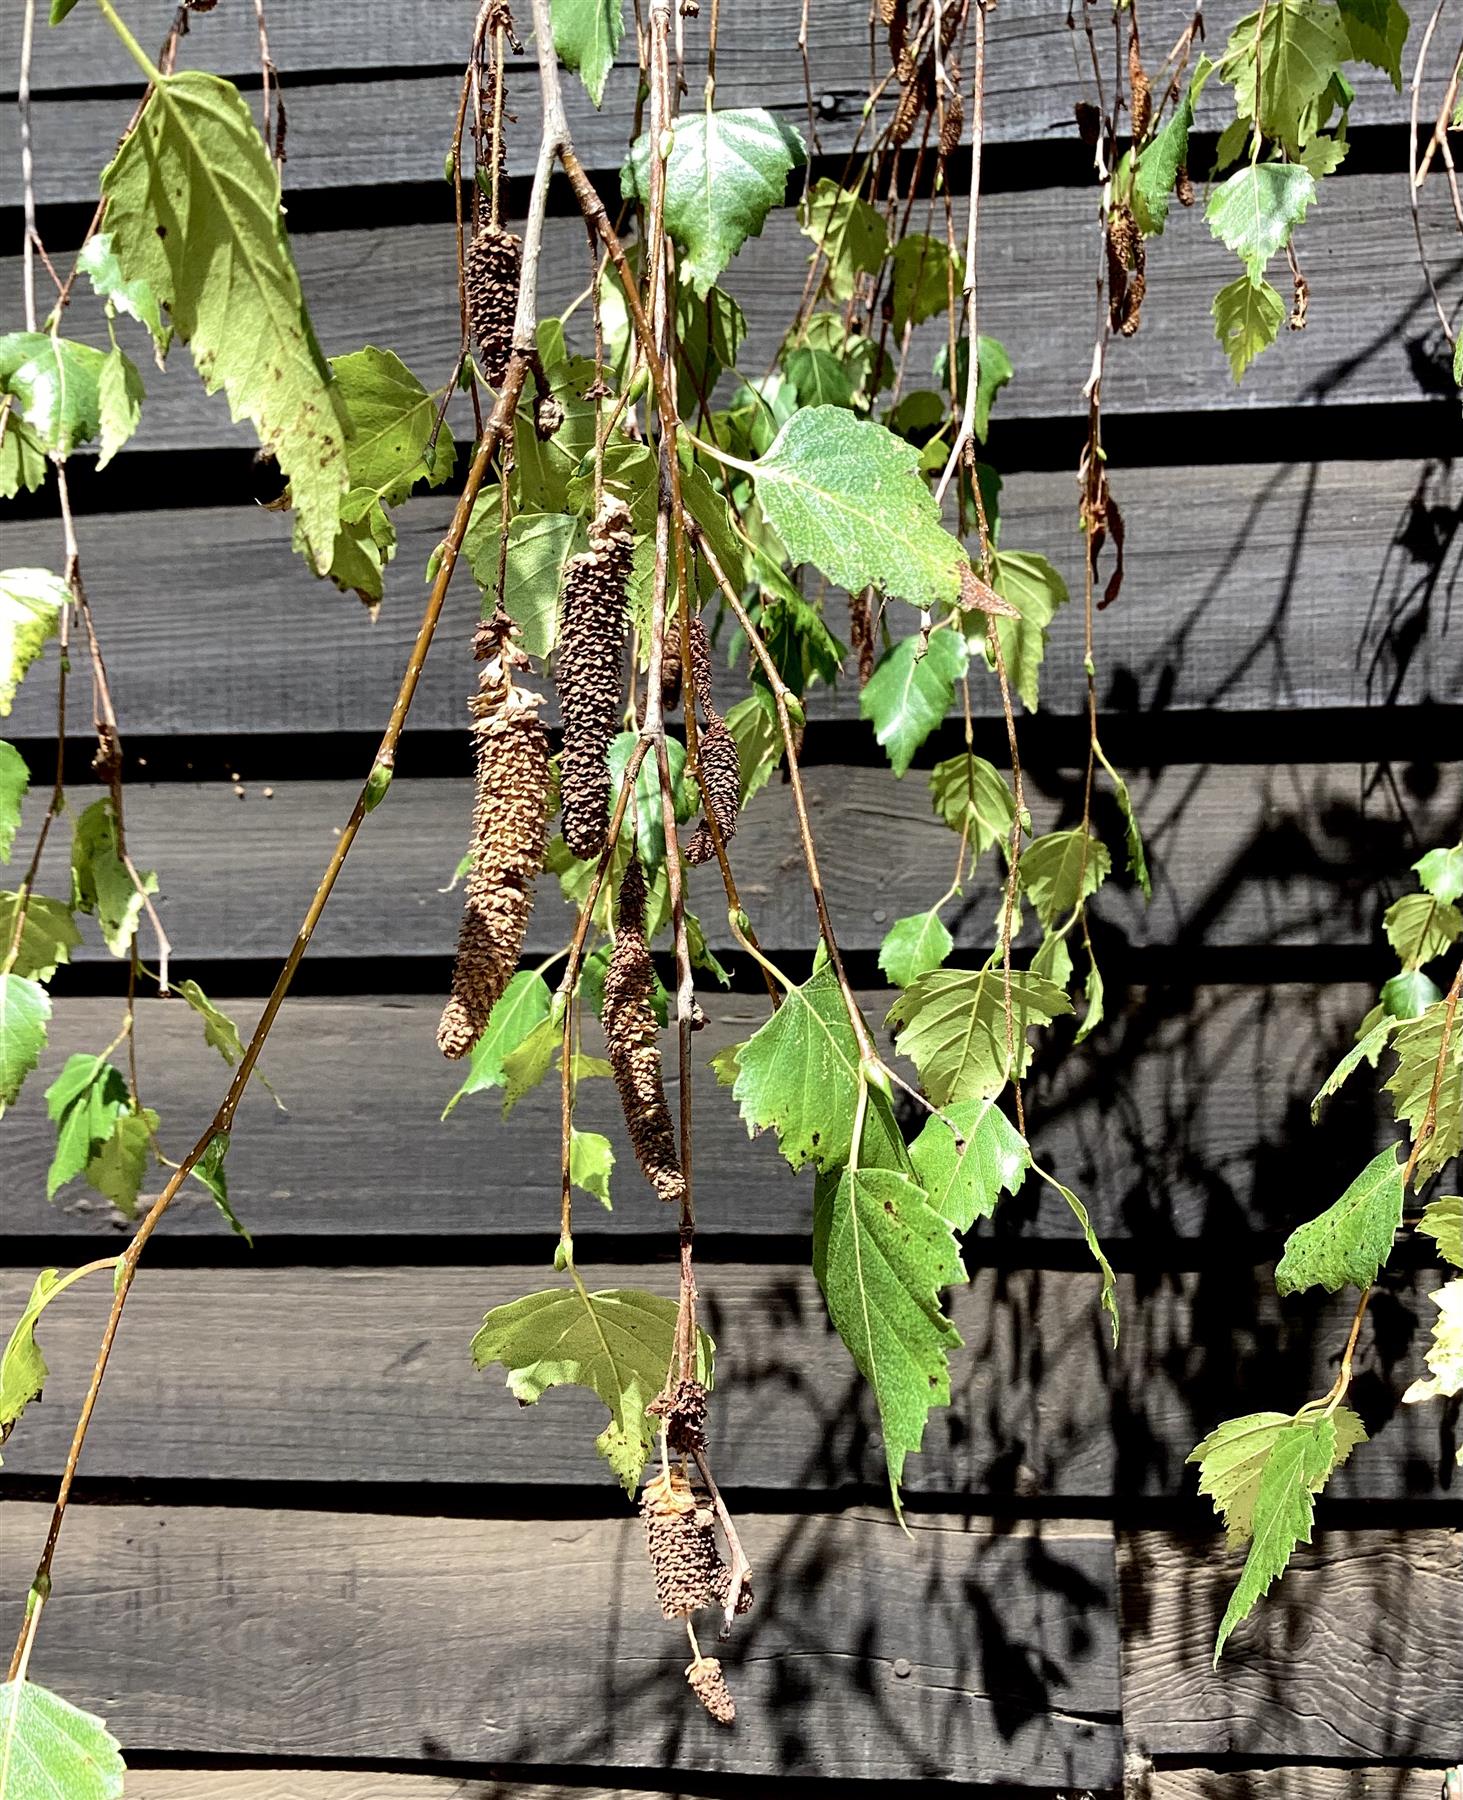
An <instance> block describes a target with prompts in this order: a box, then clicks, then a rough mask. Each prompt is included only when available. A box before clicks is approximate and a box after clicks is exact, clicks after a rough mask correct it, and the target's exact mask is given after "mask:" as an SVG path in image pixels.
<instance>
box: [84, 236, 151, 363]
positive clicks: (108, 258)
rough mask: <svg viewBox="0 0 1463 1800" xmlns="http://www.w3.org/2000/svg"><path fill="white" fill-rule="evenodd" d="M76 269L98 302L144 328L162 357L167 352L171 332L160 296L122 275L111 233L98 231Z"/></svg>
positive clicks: (87, 245) (143, 282)
mask: <svg viewBox="0 0 1463 1800" xmlns="http://www.w3.org/2000/svg"><path fill="white" fill-rule="evenodd" d="M76 266H77V268H78V269H80V270H81V271H82V273H83V274H84V275H86V276H87V278H88V279H89V280H90V282H91V285H92V287H93V289H94V290H95V292H96V294H97V297H98V298H99V299H101V300H104V301H106V303H107V305H108V306H110V307H112V308H113V309H114V310H115V311H117V312H120V313H126V314H127V315H128V317H129V318H133V319H136V320H137V321H138V323H139V324H141V325H145V326H146V327H147V329H148V331H149V332H150V333H151V334H152V338H153V343H154V345H155V346H156V348H157V350H158V352H159V353H161V352H162V351H164V350H166V349H167V347H168V339H169V338H170V337H171V336H172V331H171V328H170V327H169V326H167V325H165V324H164V323H163V317H162V309H161V308H160V307H159V305H158V298H157V295H156V294H155V293H154V292H153V291H152V289H151V288H150V287H149V286H148V284H147V283H146V282H145V281H129V280H128V279H127V277H126V276H125V275H124V274H123V273H122V265H121V263H119V262H118V261H117V256H116V252H115V251H114V250H113V249H112V234H111V232H110V231H99V232H97V233H96V234H95V236H93V237H89V238H88V239H87V240H86V242H85V243H84V244H83V245H82V246H81V248H80V250H78V251H77V253H76Z"/></svg>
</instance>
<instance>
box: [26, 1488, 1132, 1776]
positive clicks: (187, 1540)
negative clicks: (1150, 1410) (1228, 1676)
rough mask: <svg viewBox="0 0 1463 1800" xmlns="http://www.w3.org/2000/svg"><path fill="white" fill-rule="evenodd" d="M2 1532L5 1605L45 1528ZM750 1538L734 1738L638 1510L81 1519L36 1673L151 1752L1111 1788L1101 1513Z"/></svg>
mask: <svg viewBox="0 0 1463 1800" xmlns="http://www.w3.org/2000/svg"><path fill="white" fill-rule="evenodd" d="M7 1523H8V1527H9V1528H8V1529H7V1531H6V1533H5V1542H4V1547H3V1550H0V1569H3V1576H0V1583H3V1589H0V1591H3V1592H4V1594H5V1595H6V1596H7V1598H8V1599H9V1601H10V1604H11V1605H12V1607H15V1606H18V1605H19V1603H20V1600H21V1597H22V1595H23V1594H24V1592H25V1586H26V1583H27V1582H28V1580H29V1579H30V1574H31V1560H32V1556H33V1551H34V1545H35V1543H36V1542H38V1541H39V1539H40V1536H41V1534H42V1533H43V1531H44V1525H45V1512H44V1510H43V1509H42V1508H40V1507H36V1506H21V1505H17V1506H14V1507H12V1508H9V1509H7ZM740 1529H741V1530H742V1532H743V1534H744V1538H745V1541H746V1544H747V1549H748V1554H749V1555H750V1557H751V1559H752V1562H753V1565H754V1568H755V1570H756V1581H757V1584H758V1602H757V1606H756V1608H755V1609H754V1611H753V1612H752V1613H751V1614H750V1615H749V1616H748V1617H747V1618H746V1619H745V1620H743V1621H742V1622H741V1624H740V1625H739V1626H738V1629H737V1631H736V1633H735V1635H734V1637H733V1639H732V1642H731V1643H730V1644H728V1645H726V1646H721V1647H720V1654H721V1655H722V1658H723V1666H724V1667H725V1669H726V1671H727V1678H728V1681H729V1683H730V1684H731V1686H732V1688H733V1690H734V1691H735V1692H736V1694H737V1699H738V1705H739V1717H738V1720H737V1725H736V1729H735V1730H734V1731H726V1730H725V1729H723V1728H720V1727H718V1726H716V1725H714V1724H713V1723H712V1722H711V1721H710V1720H709V1719H707V1718H706V1717H705V1716H704V1715H703V1714H701V1712H700V1709H699V1707H698V1706H697V1703H696V1701H695V1699H694V1698H693V1697H692V1696H691V1694H690V1693H689V1691H688V1690H687V1688H686V1686H685V1684H684V1682H683V1681H682V1680H681V1671H682V1669H683V1667H684V1665H685V1660H686V1643H685V1637H684V1634H683V1633H682V1632H681V1630H680V1628H679V1626H675V1625H670V1624H667V1623H666V1622H665V1621H664V1620H663V1619H662V1618H661V1617H660V1614H659V1611H658V1609H657V1608H656V1606H655V1604H654V1600H653V1596H652V1593H651V1583H650V1575H649V1570H648V1568H647V1566H646V1562H645V1552H644V1548H643V1540H642V1535H641V1528H640V1525H639V1523H638V1521H636V1520H634V1519H633V1518H629V1517H619V1518H614V1519H604V1520H600V1519H596V1520H556V1521H544V1520H536V1519H523V1520H505V1521H496V1522H493V1521H483V1520H477V1519H463V1520H453V1519H430V1518H412V1519H403V1518H396V1517H388V1516H381V1515H364V1516H363V1515H349V1516H346V1515H340V1514H335V1513H327V1512H319V1513H270V1512H262V1511H252V1510H247V1509H240V1510H227V1509H217V1508H199V1509H196V1510H184V1511H153V1510H148V1509H144V1508H138V1507H106V1508H77V1509H76V1510H75V1511H73V1513H72V1515H71V1517H70V1519H69V1520H68V1521H67V1530H66V1534H65V1536H64V1537H63V1538H62V1541H61V1545H60V1549H59V1552H58V1554H57V1558H56V1567H55V1576H56V1600H55V1604H54V1605H53V1606H52V1607H51V1608H49V1609H48V1616H47V1618H46V1621H45V1629H44V1631H43V1632H42V1633H41V1634H40V1637H39V1639H38V1641H37V1645H36V1649H35V1654H34V1657H33V1659H32V1662H31V1671H30V1672H31V1674H32V1675H33V1676H34V1677H35V1679H37V1680H39V1681H42V1682H44V1683H46V1684H48V1685H50V1686H52V1687H55V1688H57V1689H58V1690H60V1691H62V1692H64V1693H65V1694H66V1695H67V1696H68V1697H69V1698H70V1699H72V1700H74V1701H75V1702H77V1703H78V1704H79V1705H83V1706H87V1707H89V1708H91V1709H92V1710H96V1711H100V1712H104V1713H105V1714H106V1716H107V1717H108V1720H109V1722H110V1723H111V1726H112V1728H113V1730H114V1731H115V1732H116V1733H117V1735H118V1736H119V1737H120V1738H121V1740H122V1742H123V1743H124V1744H129V1745H137V1746H139V1747H143V1748H147V1749H150V1750H168V1751H175V1752H185V1751H189V1750H198V1749H205V1748H206V1749H207V1750H209V1751H210V1752H213V1753H215V1754H219V1755H223V1756H229V1755H247V1754H255V1755H269V1756H274V1757H279V1758H283V1759H288V1758H291V1757H312V1758H320V1759H323V1760H327V1761H328V1760H331V1759H339V1758H347V1757H361V1758H363V1759H376V1760H379V1761H385V1762H389V1761H395V1760H397V1759H401V1760H405V1761H408V1762H423V1763H426V1762H430V1761H432V1760H433V1759H450V1760H455V1761H484V1762H487V1761H491V1762H493V1763H506V1764H512V1763H552V1764H556V1765H559V1766H563V1765H564V1764H566V1763H569V1764H574V1763H582V1764H584V1765H586V1766H588V1767H590V1768H592V1769H594V1770H595V1771H596V1773H597V1774H599V1775H600V1776H601V1778H603V1775H604V1774H606V1773H608V1772H610V1771H613V1770H615V1769H627V1770H634V1771H641V1770H644V1769H646V1768H657V1769H662V1770H665V1771H670V1770H675V1769H681V1770H695V1769H705V1770H719V1769H725V1770H730V1771H734V1772H736V1773H738V1774H740V1775H743V1776H747V1777H755V1776H764V1777H765V1776H770V1775H775V1774H782V1773H788V1774H792V1773H798V1774H802V1773H814V1772H816V1773H817V1774H818V1775H820V1776H823V1777H825V1778H828V1779H843V1780H852V1779H858V1778H865V1779H877V1778H890V1777H908V1776H911V1775H924V1776H930V1777H935V1778H944V1779H958V1780H961V1781H990V1782H996V1781H1006V1782H1010V1783H1012V1784H1015V1785H1019V1786H1034V1787H1051V1786H1054V1785H1058V1784H1061V1783H1065V1782H1078V1783H1083V1784H1085V1785H1088V1786H1092V1787H1105V1786H1108V1785H1110V1784H1112V1783H1113V1782H1115V1781H1116V1780H1117V1779H1118V1774H1119V1766H1120V1763H1121V1754H1122V1751H1121V1734H1120V1728H1119V1726H1118V1723H1117V1709H1118V1703H1119V1700H1118V1670H1117V1655H1118V1652H1117V1642H1116V1625H1115V1615H1116V1605H1115V1595H1114V1591H1113V1568H1112V1539H1111V1536H1110V1535H1109V1533H1108V1532H1107V1530H1106V1528H1105V1527H1103V1526H1102V1525H1093V1524H1068V1523H1062V1522H1059V1521H1058V1522H1046V1523H1043V1524H1041V1525H1040V1526H1029V1527H1020V1526H1018V1527H1014V1528H1013V1527H1011V1526H1010V1525H1009V1524H1005V1523H1003V1524H1000V1525H996V1524H993V1523H992V1522H991V1521H988V1520H985V1519H981V1518H972V1519H957V1518H951V1517H946V1516H932V1517H926V1518H919V1519H913V1520H911V1531H912V1536H909V1537H906V1536H905V1534H904V1533H903V1532H901V1531H900V1529H899V1527H898V1525H897V1524H896V1523H895V1522H894V1520H893V1518H892V1517H891V1516H889V1515H888V1514H887V1513H880V1512H875V1511H865V1510H858V1511H851V1512H848V1513H845V1514H840V1515H836V1516H804V1517H793V1518H773V1517H766V1516H753V1517H750V1518H746V1519H743V1520H742V1521H741V1522H740ZM119 1589H120V1590H121V1592H122V1594H123V1595H124V1596H125V1600H126V1603H125V1604H123V1605H120V1606H119V1605H118V1596H119ZM63 1596H64V1597H65V1603H64V1604H63V1603H62V1597H63ZM103 1618H104V1619H105V1621H106V1624H105V1629H101V1628H100V1622H101V1620H102V1619H103Z"/></svg>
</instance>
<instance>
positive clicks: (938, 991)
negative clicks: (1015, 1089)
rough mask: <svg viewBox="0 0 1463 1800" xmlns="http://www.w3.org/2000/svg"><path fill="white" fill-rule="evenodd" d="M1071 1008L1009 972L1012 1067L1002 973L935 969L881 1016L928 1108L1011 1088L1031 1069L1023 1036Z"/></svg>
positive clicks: (1036, 982) (1060, 996)
mask: <svg viewBox="0 0 1463 1800" xmlns="http://www.w3.org/2000/svg"><path fill="white" fill-rule="evenodd" d="M1071 1010H1072V1003H1071V1001H1070V1000H1069V999H1068V998H1067V996H1066V995H1065V994H1064V993H1063V992H1062V991H1061V989H1060V988H1057V987H1054V986H1053V985H1052V983H1051V982H1049V981H1045V980H1043V979H1042V977H1041V976H1040V975H1033V974H1031V973H1030V972H1029V971H1027V970H1022V969H1013V970H1012V971H1011V1014H1012V1017H1011V1023H1012V1028H1013V1037H1014V1049H1015V1057H1014V1060H1015V1067H1014V1068H1011V1067H1009V1066H1008V1063H1007V1056H1006V995H1005V980H1004V976H1003V973H1002V971H1001V970H1000V969H999V968H996V967H994V966H993V967H990V968H985V969H974V970H964V969H935V970H932V971H931V972H930V973H929V974H928V975H922V976H921V977H920V978H919V980H918V981H916V982H914V983H913V984H912V985H911V986H909V987H907V988H906V989H905V990H904V992H903V993H902V994H901V995H900V996H899V998H898V999H897V1000H896V1001H895V1002H894V1004H893V1006H892V1007H890V1009H889V1017H888V1023H889V1024H890V1025H891V1026H895V1027H897V1028H898V1032H899V1036H898V1040H897V1046H898V1049H899V1053H900V1055H901V1056H907V1057H909V1058H910V1060H911V1061H912V1062H913V1063H914V1066H915V1067H916V1068H917V1069H918V1070H919V1073H920V1080H921V1081H922V1083H923V1084H924V1090H925V1092H926V1093H927V1094H928V1095H929V1097H930V1099H931V1100H933V1101H934V1103H935V1105H936V1106H948V1105H949V1104H950V1103H951V1102H952V1101H955V1100H983V1099H988V1098H991V1097H992V1096H994V1095H996V1094H999V1093H1000V1091H1001V1089H1002V1088H1003V1087H1004V1086H1005V1085H1006V1082H1007V1081H1008V1080H1010V1079H1012V1078H1015V1079H1017V1080H1019V1079H1020V1078H1021V1076H1023V1075H1024V1074H1025V1073H1026V1068H1027V1065H1028V1063H1029V1062H1030V1061H1031V1055H1032V1046H1031V1045H1030V1044H1029V1043H1027V1041H1026V1033H1027V1031H1028V1030H1029V1029H1030V1028H1031V1027H1032V1026H1033V1025H1049V1024H1050V1023H1051V1021H1052V1020H1053V1019H1054V1018H1056V1017H1057V1016H1058V1015H1059V1014H1061V1013H1069V1012H1071Z"/></svg>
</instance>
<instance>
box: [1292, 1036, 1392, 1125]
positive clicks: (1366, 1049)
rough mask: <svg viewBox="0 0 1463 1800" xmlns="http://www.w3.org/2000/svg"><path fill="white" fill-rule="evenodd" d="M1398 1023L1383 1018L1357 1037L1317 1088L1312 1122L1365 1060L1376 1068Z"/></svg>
mask: <svg viewBox="0 0 1463 1800" xmlns="http://www.w3.org/2000/svg"><path fill="white" fill-rule="evenodd" d="M1397 1025H1398V1021H1397V1020H1396V1019H1383V1020H1382V1021H1381V1022H1380V1023H1379V1024H1377V1025H1374V1026H1373V1027H1372V1028H1371V1029H1370V1030H1369V1031H1367V1032H1365V1033H1363V1035H1362V1036H1361V1037H1359V1038H1358V1039H1357V1041H1356V1042H1355V1043H1354V1044H1353V1045H1352V1047H1351V1048H1350V1049H1349V1050H1348V1051H1347V1052H1346V1054H1345V1056H1343V1057H1342V1058H1341V1061H1340V1062H1339V1063H1337V1065H1336V1067H1335V1068H1334V1069H1332V1071H1331V1073H1330V1074H1329V1075H1328V1076H1327V1077H1326V1079H1325V1080H1324V1081H1323V1082H1322V1083H1321V1085H1320V1087H1319V1088H1318V1089H1317V1090H1316V1096H1315V1098H1314V1099H1313V1100H1312V1101H1311V1123H1312V1124H1314V1123H1315V1121H1316V1120H1317V1119H1319V1118H1320V1116H1321V1106H1322V1104H1323V1103H1324V1102H1325V1101H1326V1100H1328V1099H1329V1098H1330V1096H1331V1095H1332V1094H1334V1093H1335V1092H1336V1090H1337V1088H1339V1087H1340V1086H1341V1085H1342V1084H1343V1083H1344V1082H1345V1081H1346V1080H1348V1079H1349V1077H1350V1076H1352V1075H1354V1074H1355V1073H1356V1071H1357V1070H1358V1069H1359V1068H1360V1067H1361V1065H1362V1063H1363V1062H1368V1063H1370V1064H1371V1066H1372V1067H1373V1068H1376V1066H1377V1058H1378V1057H1379V1056H1380V1055H1381V1054H1382V1052H1383V1050H1385V1049H1386V1047H1387V1043H1388V1040H1389V1039H1390V1038H1391V1036H1392V1033H1393V1032H1394V1031H1395V1030H1396V1029H1397Z"/></svg>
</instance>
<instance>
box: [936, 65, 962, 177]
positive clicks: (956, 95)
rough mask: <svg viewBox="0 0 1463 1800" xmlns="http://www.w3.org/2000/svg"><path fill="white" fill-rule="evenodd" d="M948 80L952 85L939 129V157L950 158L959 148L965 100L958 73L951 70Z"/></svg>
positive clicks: (953, 69)
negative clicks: (949, 79)
mask: <svg viewBox="0 0 1463 1800" xmlns="http://www.w3.org/2000/svg"><path fill="white" fill-rule="evenodd" d="M950 78H951V80H952V82H953V83H954V85H953V86H952V88H951V90H950V93H949V96H948V98H947V99H946V101H945V122H944V124H943V125H942V126H941V127H940V155H941V156H943V157H951V156H953V155H954V154H955V152H956V150H957V149H958V148H959V146H960V134H961V132H962V131H963V130H964V129H965V100H964V97H963V95H962V94H961V92H960V71H959V70H958V69H955V68H952V69H951V71H950Z"/></svg>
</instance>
